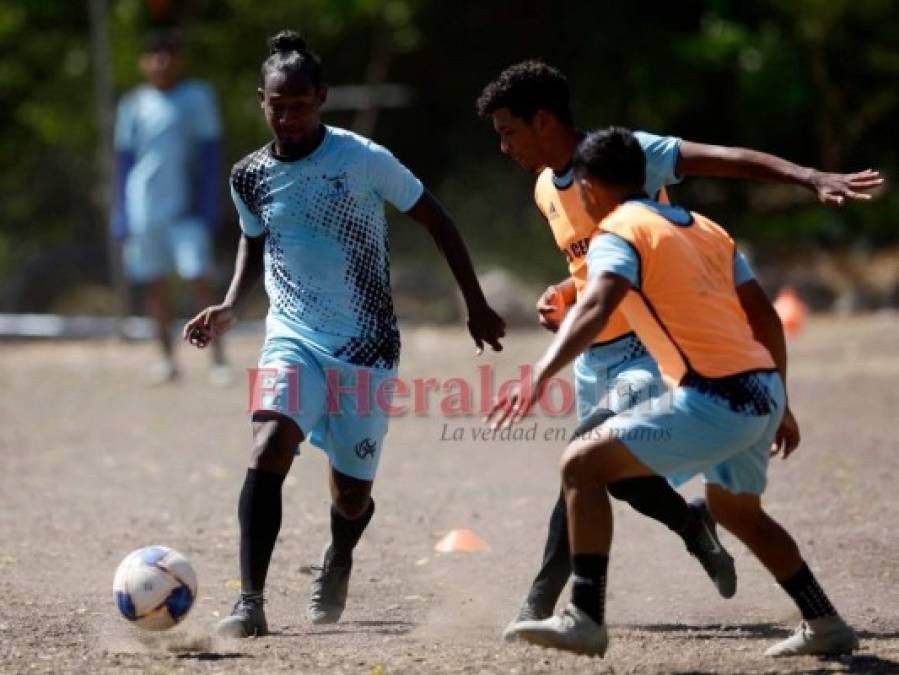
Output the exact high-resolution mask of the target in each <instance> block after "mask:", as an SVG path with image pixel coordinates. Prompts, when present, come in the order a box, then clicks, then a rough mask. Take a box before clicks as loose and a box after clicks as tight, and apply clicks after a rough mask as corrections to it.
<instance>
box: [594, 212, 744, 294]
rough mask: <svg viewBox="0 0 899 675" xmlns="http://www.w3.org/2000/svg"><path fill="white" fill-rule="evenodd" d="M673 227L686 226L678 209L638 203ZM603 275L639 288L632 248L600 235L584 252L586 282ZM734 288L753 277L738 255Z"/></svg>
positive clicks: (606, 234)
mask: <svg viewBox="0 0 899 675" xmlns="http://www.w3.org/2000/svg"><path fill="white" fill-rule="evenodd" d="M641 201H643V203H644V204H646V205H647V206H649V207H650V208H652V209H655V210H656V211H658V212H659V213H660V214H661V215H663V216H665V217H666V218H668V219H669V220H673V221H674V222H675V223H679V222H680V223H685V224H686V223H689V222H690V218H691V217H690V214H689V212H688V211H686V210H685V209H683V208H681V207H680V206H665V205H663V204H657V203H655V202H650V201H649V200H645V201H644V200H641ZM603 272H611V273H612V274H617V275H618V276H620V277H624V278H625V279H627V280H628V281H629V282H630V283H631V286H633V287H634V288H640V258H639V256H638V255H637V252H636V251H635V250H634V249H633V247H632V246H631V245H630V244H629V243H628V242H626V241H625V240H624V239H622V238H621V237H619V236H617V235H615V234H612V233H611V232H604V233H603V234H600V235H598V236H596V237H594V238H593V241H591V242H590V250H589V251H588V252H587V278H588V279H593V278H594V277H598V276H599V275H600V274H602V273H603ZM733 277H734V288H736V287H738V286H742V285H743V284H745V283H748V282H750V281H752V280H753V279H755V274H754V273H753V271H752V268H751V267H750V266H749V263H748V262H747V260H746V257H745V256H744V255H743V253H742V251H739V250H738V251H736V252H735V254H734V269H733Z"/></svg>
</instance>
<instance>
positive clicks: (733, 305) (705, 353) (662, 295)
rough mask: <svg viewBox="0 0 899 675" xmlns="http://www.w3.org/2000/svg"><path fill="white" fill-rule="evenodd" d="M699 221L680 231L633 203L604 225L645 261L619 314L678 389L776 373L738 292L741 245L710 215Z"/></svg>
mask: <svg viewBox="0 0 899 675" xmlns="http://www.w3.org/2000/svg"><path fill="white" fill-rule="evenodd" d="M691 215H692V222H691V223H690V224H689V225H677V224H675V223H674V222H672V221H671V220H668V219H667V218H665V217H664V216H662V215H660V213H658V212H657V211H656V210H655V209H652V208H651V207H649V206H647V205H645V204H642V203H640V202H638V201H632V202H625V203H624V204H621V205H620V206H618V208H616V209H615V210H614V211H613V212H612V213H610V214H609V215H608V216H607V217H606V218H604V219H603V220H602V221H601V222H600V224H599V227H600V229H601V230H603V231H605V232H611V233H613V234H615V235H617V236H619V237H621V238H622V239H624V240H625V241H627V242H628V243H629V244H630V245H631V246H632V247H633V248H634V250H635V251H636V252H637V254H638V255H639V258H640V288H639V290H638V291H636V292H635V291H631V292H629V293H628V294H627V295H626V296H625V298H624V300H623V301H622V303H621V305H620V306H619V310H620V311H621V312H623V313H624V315H625V316H626V317H627V321H628V323H629V324H630V325H631V326H633V328H634V330H635V331H636V332H637V335H638V336H639V337H640V339H641V340H642V341H643V343H644V344H645V345H646V348H647V349H648V350H649V352H650V354H652V356H653V358H654V359H655V360H656V362H657V363H658V364H659V370H660V371H661V372H662V376H663V377H664V378H665V380H666V381H667V382H668V383H669V384H670V385H677V384H678V383H680V382H681V380H682V379H683V377H684V375H686V374H687V373H688V372H693V373H696V374H698V375H701V376H703V377H708V378H718V377H726V376H728V375H735V374H737V373H742V372H747V371H753V370H771V369H773V368H774V367H775V364H774V360H773V358H772V357H771V354H770V353H769V352H768V350H767V349H766V348H765V347H764V346H763V345H762V344H760V343H759V342H757V341H756V340H755V338H754V337H753V335H752V329H751V327H750V325H749V321H748V320H747V318H746V314H745V312H744V311H743V308H742V306H741V305H740V300H739V298H738V297H737V291H736V289H735V288H734V278H733V262H734V255H735V252H736V246H735V244H734V241H733V239H731V238H730V235H728V234H727V232H726V231H725V230H724V229H723V228H721V227H720V226H719V225H717V224H716V223H714V222H712V221H711V220H709V219H708V218H706V217H705V216H702V215H700V214H698V213H692V214H691Z"/></svg>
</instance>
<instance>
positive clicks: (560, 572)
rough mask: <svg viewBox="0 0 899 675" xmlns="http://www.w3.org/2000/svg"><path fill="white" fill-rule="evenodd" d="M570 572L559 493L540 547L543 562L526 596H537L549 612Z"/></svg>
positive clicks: (566, 522)
mask: <svg viewBox="0 0 899 675" xmlns="http://www.w3.org/2000/svg"><path fill="white" fill-rule="evenodd" d="M569 576H571V554H570V552H569V549H568V515H567V512H566V507H565V497H564V495H562V494H561V493H559V498H558V500H557V501H556V505H555V507H554V508H553V512H552V515H551V516H550V518H549V530H548V531H547V533H546V546H545V548H544V550H543V564H542V565H541V566H540V571H539V572H538V573H537V576H536V578H535V579H534V582H533V583H532V584H531V592H530V594H529V600H536V599H538V598H539V600H540V602H541V603H543V604H546V605H549V606H548V607H544V609H545V610H546V611H548V612H552V610H553V608H554V607H555V605H556V600H558V599H559V595H561V593H562V589H563V588H565V584H566V583H567V582H568V577H569ZM550 602H551V603H552V604H551V605H550Z"/></svg>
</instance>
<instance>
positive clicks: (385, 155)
mask: <svg viewBox="0 0 899 675" xmlns="http://www.w3.org/2000/svg"><path fill="white" fill-rule="evenodd" d="M368 150H369V152H368V158H367V169H368V171H367V174H368V180H369V183H370V184H371V187H372V189H373V190H374V192H375V194H377V195H378V196H379V197H380V198H381V199H383V200H384V201H387V202H390V203H391V204H393V205H394V206H395V207H396V208H398V209H399V210H400V211H403V212H405V211H408V210H409V209H411V208H412V207H413V206H415V204H416V202H418V200H419V199H421V195H422V194H423V193H424V191H425V188H424V185H422V182H421V181H420V180H419V179H418V178H417V177H416V176H415V174H413V173H412V172H411V171H409V169H407V168H406V167H405V165H404V164H403V163H402V162H400V161H399V160H398V159H397V158H396V157H394V156H393V154H392V153H391V152H390V151H389V150H388V149H387V148H385V147H382V146H380V145H378V144H377V143H371V144H369V146H368Z"/></svg>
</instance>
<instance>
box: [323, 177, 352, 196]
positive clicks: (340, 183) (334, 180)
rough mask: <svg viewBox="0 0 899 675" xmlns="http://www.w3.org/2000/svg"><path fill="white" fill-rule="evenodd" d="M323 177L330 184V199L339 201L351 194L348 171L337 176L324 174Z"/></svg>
mask: <svg viewBox="0 0 899 675" xmlns="http://www.w3.org/2000/svg"><path fill="white" fill-rule="evenodd" d="M322 178H324V179H325V181H327V184H328V188H327V190H328V199H332V200H334V201H337V200H339V199H343V198H344V197H346V196H347V195H348V194H349V189H348V188H347V177H346V172H344V173H339V174H337V175H336V176H322Z"/></svg>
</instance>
